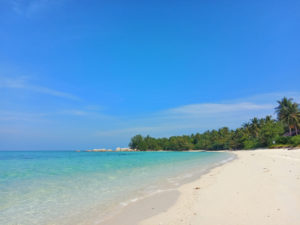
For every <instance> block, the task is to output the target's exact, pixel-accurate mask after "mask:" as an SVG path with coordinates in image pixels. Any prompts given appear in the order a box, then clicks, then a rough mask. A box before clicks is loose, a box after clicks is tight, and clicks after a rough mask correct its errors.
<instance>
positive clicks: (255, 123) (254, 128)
mask: <svg viewBox="0 0 300 225" xmlns="http://www.w3.org/2000/svg"><path fill="white" fill-rule="evenodd" d="M259 129H260V123H259V120H258V118H256V117H254V118H253V119H252V120H251V123H250V131H251V133H252V135H253V136H254V137H255V138H257V137H258V133H259Z"/></svg>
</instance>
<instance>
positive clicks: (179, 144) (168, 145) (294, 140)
mask: <svg viewBox="0 0 300 225" xmlns="http://www.w3.org/2000/svg"><path fill="white" fill-rule="evenodd" d="M275 110H276V113H277V119H272V117H271V116H266V117H265V118H261V119H258V118H253V119H251V120H250V121H249V122H248V123H244V124H243V125H242V126H241V127H240V128H237V129H235V130H230V129H229V128H227V127H223V128H220V129H219V130H211V131H206V132H204V133H201V134H200V133H196V134H192V135H182V136H172V137H169V138H153V137H150V136H149V135H148V136H146V137H143V136H142V135H136V136H134V137H133V138H131V141H130V143H129V147H130V148H132V149H138V150H141V151H145V150H192V149H203V150H223V149H254V148H260V147H262V148H264V147H286V146H299V145H300V135H298V132H299V128H300V109H299V104H297V103H296V102H293V99H287V98H283V99H282V100H281V101H278V106H277V107H276V108H275Z"/></svg>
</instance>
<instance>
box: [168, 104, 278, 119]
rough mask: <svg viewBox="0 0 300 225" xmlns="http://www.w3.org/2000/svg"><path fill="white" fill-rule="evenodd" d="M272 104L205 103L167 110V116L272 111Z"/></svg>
mask: <svg viewBox="0 0 300 225" xmlns="http://www.w3.org/2000/svg"><path fill="white" fill-rule="evenodd" d="M272 108H274V106H273V105H272V104H255V103H251V102H241V103H232V104H224V103H221V104H217V103H203V104H192V105H184V106H180V107H177V108H172V109H168V110H166V111H165V112H164V113H165V114H170V115H199V116H203V115H205V114H218V113H225V112H237V111H244V110H261V109H272Z"/></svg>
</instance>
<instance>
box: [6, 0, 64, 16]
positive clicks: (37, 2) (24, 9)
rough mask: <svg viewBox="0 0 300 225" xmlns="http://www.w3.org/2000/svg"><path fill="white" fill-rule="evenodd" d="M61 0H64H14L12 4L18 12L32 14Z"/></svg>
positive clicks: (13, 8)
mask: <svg viewBox="0 0 300 225" xmlns="http://www.w3.org/2000/svg"><path fill="white" fill-rule="evenodd" d="M61 2H62V0H51V1H50V0H12V1H10V4H11V7H12V10H13V11H14V12H15V13H16V14H18V15H23V16H31V15H33V14H35V13H38V12H41V11H43V10H46V9H48V8H49V7H51V6H53V5H56V4H59V3H61Z"/></svg>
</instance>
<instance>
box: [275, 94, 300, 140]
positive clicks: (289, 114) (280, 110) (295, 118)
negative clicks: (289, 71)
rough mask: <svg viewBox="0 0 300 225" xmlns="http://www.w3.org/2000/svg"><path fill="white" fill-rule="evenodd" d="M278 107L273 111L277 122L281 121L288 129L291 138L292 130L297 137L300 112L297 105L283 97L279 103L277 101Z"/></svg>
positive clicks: (290, 99)
mask: <svg viewBox="0 0 300 225" xmlns="http://www.w3.org/2000/svg"><path fill="white" fill-rule="evenodd" d="M277 103H278V106H277V107H276V108H275V111H276V113H277V116H278V120H280V121H282V122H283V123H284V124H286V125H287V126H288V128H289V134H290V136H292V129H294V130H295V133H296V135H298V127H299V125H300V110H299V105H298V104H297V103H296V102H293V99H292V98H289V99H288V98H286V97H284V98H283V99H282V100H281V101H277Z"/></svg>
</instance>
